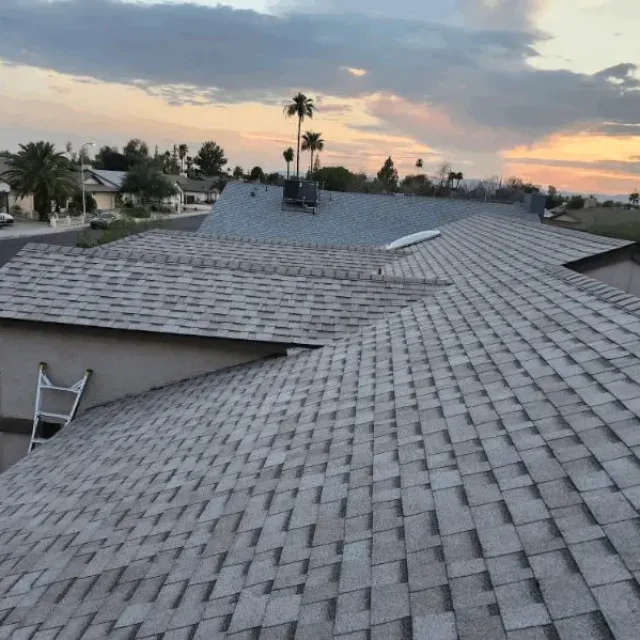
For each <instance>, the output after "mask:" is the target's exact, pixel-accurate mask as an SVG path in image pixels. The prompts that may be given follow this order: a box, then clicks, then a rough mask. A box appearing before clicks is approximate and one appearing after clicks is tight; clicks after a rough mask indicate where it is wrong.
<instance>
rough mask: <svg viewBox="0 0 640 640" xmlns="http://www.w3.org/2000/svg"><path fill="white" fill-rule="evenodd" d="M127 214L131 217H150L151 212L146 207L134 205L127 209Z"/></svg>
mask: <svg viewBox="0 0 640 640" xmlns="http://www.w3.org/2000/svg"><path fill="white" fill-rule="evenodd" d="M126 215H127V216H129V217H130V218H150V217H151V213H150V212H149V211H147V210H146V209H145V208H144V207H134V208H132V209H128V210H127V211H126Z"/></svg>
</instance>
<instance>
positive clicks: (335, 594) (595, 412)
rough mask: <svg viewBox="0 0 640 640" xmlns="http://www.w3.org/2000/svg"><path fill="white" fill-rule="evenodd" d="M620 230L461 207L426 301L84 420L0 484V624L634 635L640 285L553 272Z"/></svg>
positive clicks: (73, 633)
mask: <svg viewBox="0 0 640 640" xmlns="http://www.w3.org/2000/svg"><path fill="white" fill-rule="evenodd" d="M536 230H537V234H536ZM625 244H626V243H622V242H617V241H610V240H607V239H601V238H596V237H593V236H587V235H585V234H581V233H577V232H565V231H562V232H558V231H556V230H551V229H547V228H546V227H542V226H539V225H538V226H533V225H529V224H526V225H524V226H523V225H520V224H515V223H513V222H509V221H507V220H504V219H503V220H502V222H501V223H500V222H498V221H496V218H494V217H491V216H478V217H474V218H467V219H466V220H460V221H458V222H456V223H452V224H449V225H447V227H446V229H445V230H444V232H443V235H442V237H441V238H439V239H438V240H436V241H432V242H429V243H426V244H424V245H418V246H417V248H415V249H414V250H413V251H412V252H411V253H410V254H403V255H402V256H401V258H400V259H399V260H398V261H397V262H396V263H395V264H394V265H393V266H391V267H387V268H388V269H390V270H391V271H393V272H396V273H399V274H409V275H417V274H419V273H423V272H429V273H431V272H436V273H439V274H442V275H447V276H448V277H449V278H450V279H451V280H452V281H453V282H454V284H453V285H452V286H449V287H446V288H441V289H440V290H438V291H437V292H436V293H435V295H434V296H433V297H432V298H430V299H429V300H428V301H425V300H420V301H418V302H414V303H411V304H410V305H408V306H406V307H405V308H404V309H402V310H400V311H394V312H391V313H388V314H386V315H385V316H384V317H382V318H380V319H379V320H378V321H377V322H376V323H375V324H372V325H370V326H368V327H365V328H362V329H361V330H359V331H357V332H355V333H352V334H350V335H348V336H346V337H344V338H342V339H339V340H335V341H333V342H332V343H331V344H328V345H326V346H324V347H323V348H321V349H317V350H313V351H309V350H303V351H301V352H299V353H298V354H297V355H295V356H289V357H286V358H284V357H283V358H277V359H272V360H270V361H262V362H258V363H253V364H249V365H243V366H240V367H234V368H232V369H228V370H226V371H222V372H219V373H216V374H212V375H209V376H204V377H200V378H197V379H193V380H189V381H185V382H182V383H179V384H176V385H172V386H170V387H167V388H165V389H161V390H157V391H153V392H150V393H147V394H144V395H141V396H138V397H135V398H128V399H125V400H121V401H118V402H115V403H112V404H110V405H106V406H104V407H100V408H97V409H93V410H91V411H89V412H88V413H86V414H85V415H84V416H82V417H80V418H79V419H78V420H76V421H75V422H74V423H73V424H72V425H70V426H69V427H67V428H66V429H65V430H64V431H63V432H62V433H61V434H60V435H59V436H57V437H56V438H55V439H53V440H52V441H51V442H50V443H48V444H47V445H46V446H45V447H42V448H40V449H38V450H37V451H36V452H35V453H34V454H32V455H31V456H30V457H29V458H28V459H27V460H25V461H22V462H20V463H18V465H16V466H15V467H13V468H11V469H10V470H9V471H8V472H6V473H5V474H3V476H2V477H0V637H3V634H4V637H16V638H18V637H20V638H21V637H27V638H33V639H34V640H35V639H36V638H37V639H38V640H39V639H40V638H45V637H51V636H53V637H55V638H56V640H59V639H60V638H64V639H65V640H66V639H68V638H87V639H88V638H99V637H109V638H115V639H116V640H125V639H126V640H130V639H133V638H140V639H142V638H155V639H156V640H158V639H160V638H161V639H162V640H171V639H175V638H185V639H186V638H188V639H189V640H209V639H212V638H228V639H230V640H247V639H250V638H251V639H253V638H275V639H278V640H281V639H282V640H284V639H289V638H294V639H296V640H300V639H302V640H305V639H307V638H313V639H314V640H322V639H325V638H341V639H343V640H347V639H348V640H358V639H360V638H369V639H370V640H377V639H384V640H388V639H389V640H396V639H404V638H412V637H413V638H416V639H423V638H425V639H428V640H435V639H436V638H438V639H450V640H456V639H459V640H558V639H560V640H611V639H612V638H613V639H614V640H635V639H636V638H637V630H638V628H640V587H639V579H640V562H639V560H638V558H639V556H640V459H639V454H640V418H639V416H640V358H639V357H638V354H640V315H639V314H638V310H639V309H640V300H639V299H638V298H635V297H634V296H630V295H628V294H625V293H622V292H620V291H617V290H615V289H613V288H611V287H609V286H607V285H603V284H600V283H595V282H594V281H592V280H590V279H589V278H587V277H585V276H583V275H579V274H575V273H573V272H571V271H569V270H568V269H566V268H565V267H563V266H562V265H563V263H564V262H566V261H567V260H572V259H576V257H584V256H587V255H594V254H598V253H601V252H603V251H607V250H616V248H617V247H621V246H624V245H625ZM501 256H502V258H501ZM58 632H59V634H58Z"/></svg>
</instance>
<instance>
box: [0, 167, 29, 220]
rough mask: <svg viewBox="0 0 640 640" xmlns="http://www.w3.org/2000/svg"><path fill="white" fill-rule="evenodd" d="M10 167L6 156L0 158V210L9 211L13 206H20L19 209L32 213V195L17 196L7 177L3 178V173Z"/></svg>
mask: <svg viewBox="0 0 640 640" xmlns="http://www.w3.org/2000/svg"><path fill="white" fill-rule="evenodd" d="M10 167H11V164H10V162H9V161H8V160H7V158H0V212H4V213H11V211H12V209H15V207H20V211H21V212H24V213H26V214H32V213H33V195H32V194H28V195H26V196H22V197H18V196H17V195H16V193H15V191H14V192H13V193H12V191H13V189H12V187H11V185H10V184H9V183H8V181H7V179H6V178H4V179H3V174H5V173H6V172H7V171H8V170H9V169H10Z"/></svg>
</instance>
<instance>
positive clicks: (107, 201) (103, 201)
mask: <svg viewBox="0 0 640 640" xmlns="http://www.w3.org/2000/svg"><path fill="white" fill-rule="evenodd" d="M92 195H93V197H94V198H95V201H96V205H97V208H98V209H102V210H104V211H109V210H110V209H115V208H116V194H115V193H104V192H102V193H94V194H92Z"/></svg>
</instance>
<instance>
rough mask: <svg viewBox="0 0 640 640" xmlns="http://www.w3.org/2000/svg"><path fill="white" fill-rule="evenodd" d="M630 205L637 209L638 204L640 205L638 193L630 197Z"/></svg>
mask: <svg viewBox="0 0 640 640" xmlns="http://www.w3.org/2000/svg"><path fill="white" fill-rule="evenodd" d="M629 204H630V205H632V206H634V207H637V206H638V204H640V194H639V193H638V192H637V191H634V192H633V193H632V194H631V195H630V196H629Z"/></svg>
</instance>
